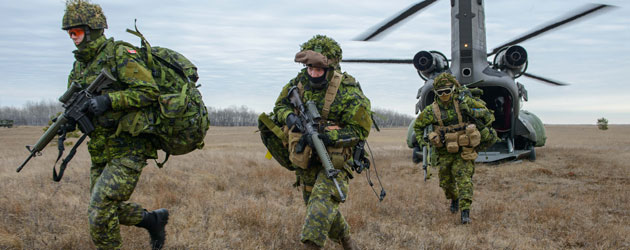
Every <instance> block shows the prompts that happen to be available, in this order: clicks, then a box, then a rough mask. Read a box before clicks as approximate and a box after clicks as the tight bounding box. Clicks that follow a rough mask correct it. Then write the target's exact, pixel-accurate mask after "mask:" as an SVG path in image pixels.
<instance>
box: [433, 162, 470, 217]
mask: <svg viewBox="0 0 630 250" xmlns="http://www.w3.org/2000/svg"><path fill="white" fill-rule="evenodd" d="M438 166H439V168H440V172H439V176H440V187H442V189H443V190H444V194H445V195H446V198H447V199H450V200H452V199H458V198H459V208H460V209H461V210H465V209H470V204H472V198H473V182H472V177H473V174H474V173H475V165H474V162H473V161H467V160H464V159H462V157H461V156H460V155H459V153H455V154H451V153H442V152H440V153H438Z"/></svg>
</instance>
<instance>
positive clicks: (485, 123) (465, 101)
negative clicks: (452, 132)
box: [413, 91, 494, 145]
mask: <svg viewBox="0 0 630 250" xmlns="http://www.w3.org/2000/svg"><path fill="white" fill-rule="evenodd" d="M459 93H461V92H459V91H458V92H455V93H454V94H453V98H456V99H455V100H456V101H457V102H458V103H459V107H460V112H461V113H462V119H463V121H462V122H463V123H465V124H469V123H474V124H475V125H476V126H477V129H479V130H483V129H484V128H488V129H491V126H490V125H491V124H492V122H493V121H494V115H493V114H492V111H490V110H489V109H488V108H486V106H485V105H484V103H483V102H482V101H479V100H475V99H474V98H472V97H471V96H469V95H465V94H459ZM434 102H437V104H438V107H439V108H440V113H441V114H442V122H443V123H444V126H448V125H455V124H457V123H458V121H457V112H456V111H455V106H454V105H453V101H452V100H450V101H448V102H447V103H442V102H441V101H438V100H437V99H436V100H435V101H434ZM429 125H434V126H437V125H439V124H438V120H437V118H435V112H433V105H427V106H426V107H425V108H424V110H422V112H421V113H420V115H418V118H416V121H415V123H414V125H413V128H414V131H415V133H416V140H417V141H418V142H419V143H420V144H421V145H422V144H427V142H425V141H424V140H423V137H424V129H425V128H426V127H427V126H429ZM482 133H483V132H482ZM490 133H493V132H490ZM483 140H484V138H483V136H482V141H483ZM493 140H494V139H493Z"/></svg>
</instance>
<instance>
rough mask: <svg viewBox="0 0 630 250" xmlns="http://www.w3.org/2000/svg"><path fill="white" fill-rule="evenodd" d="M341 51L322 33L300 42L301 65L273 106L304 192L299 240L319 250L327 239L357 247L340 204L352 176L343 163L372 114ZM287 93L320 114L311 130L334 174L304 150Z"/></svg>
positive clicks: (307, 140)
mask: <svg viewBox="0 0 630 250" xmlns="http://www.w3.org/2000/svg"><path fill="white" fill-rule="evenodd" d="M341 52H342V51H341V48H340V47H339V44H337V42H336V41H335V40H333V39H331V38H329V37H326V36H323V35H316V36H314V37H313V38H312V39H310V40H308V41H307V42H305V43H303V44H302V45H301V46H300V52H299V53H297V54H296V56H295V61H296V62H298V63H302V64H304V65H305V66H306V67H305V68H304V69H302V70H301V71H300V72H299V73H298V75H297V76H296V77H295V78H293V79H291V80H290V81H289V83H288V84H286V85H285V86H284V87H283V88H282V92H281V93H280V96H279V97H278V99H277V101H276V104H275V107H274V113H275V118H276V119H277V120H278V122H279V123H280V124H285V125H286V126H285V131H286V133H287V134H288V142H289V143H288V147H289V152H290V159H291V164H292V165H293V168H294V169H295V173H296V176H297V179H298V181H297V183H296V184H297V185H301V186H302V188H303V190H302V194H303V198H304V202H305V204H306V219H305V221H304V226H303V227H302V233H301V239H300V240H301V241H302V242H303V243H304V244H305V246H306V247H307V248H309V249H310V248H312V249H319V248H323V247H324V245H325V244H326V239H327V238H330V239H331V240H333V241H335V242H338V243H341V244H342V246H343V248H344V249H357V247H356V244H355V243H354V241H353V240H352V239H351V238H350V226H349V225H348V223H347V222H346V220H345V218H344V217H343V215H342V214H341V212H340V211H339V205H340V203H341V202H343V201H345V197H347V195H348V186H349V179H350V178H352V177H353V175H352V169H351V167H350V166H349V165H348V164H347V160H349V159H350V158H351V156H352V153H353V151H354V146H355V145H357V143H358V142H359V141H362V140H365V139H366V138H367V136H368V134H369V133H370V128H371V127H372V119H371V114H372V111H371V110H370V101H369V99H368V98H367V97H365V95H364V94H363V92H362V90H361V86H360V85H359V83H358V82H357V81H356V80H355V79H354V77H352V76H351V75H349V74H348V73H345V72H343V73H342V71H341V68H340V66H339V62H340V61H341ZM292 89H293V90H295V89H297V91H298V93H299V97H300V98H301V99H302V100H301V101H302V102H303V103H308V102H314V103H315V106H316V107H317V111H318V112H319V114H321V121H320V122H319V124H318V125H317V128H316V130H317V131H318V132H319V137H318V138H320V139H321V141H322V142H323V144H324V145H325V146H326V149H327V151H328V154H329V155H330V158H331V161H332V163H333V164H332V165H334V168H335V169H337V170H338V174H337V175H336V176H335V177H334V178H329V177H327V175H326V173H327V170H326V169H325V168H324V166H323V164H322V161H321V159H319V157H318V155H317V154H316V152H315V149H314V148H313V149H311V148H310V147H309V146H308V145H311V146H312V145H313V142H312V139H310V138H308V136H306V135H303V134H302V132H304V128H300V127H302V124H301V122H300V118H299V115H300V114H299V113H298V110H296V109H295V107H294V105H292V103H291V101H290V100H289V99H290V98H289V94H290V93H289V92H290V91H291V90H292ZM337 186H339V188H337Z"/></svg>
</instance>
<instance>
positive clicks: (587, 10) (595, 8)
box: [488, 4, 616, 56]
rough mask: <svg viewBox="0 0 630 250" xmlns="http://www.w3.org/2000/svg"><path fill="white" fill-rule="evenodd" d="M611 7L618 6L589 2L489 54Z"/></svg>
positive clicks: (490, 54)
mask: <svg viewBox="0 0 630 250" xmlns="http://www.w3.org/2000/svg"><path fill="white" fill-rule="evenodd" d="M611 7H616V6H613V5H608V4H587V5H585V6H584V7H582V9H580V10H579V11H577V12H576V13H575V14H573V15H571V16H569V17H565V18H563V19H562V20H559V21H555V22H553V23H550V24H547V25H545V26H544V27H541V28H539V29H537V30H534V31H532V32H530V33H528V34H525V35H522V36H521V37H519V38H517V39H514V40H512V41H509V42H507V43H505V44H502V45H501V46H498V47H496V48H494V49H493V50H492V52H490V53H489V54H488V56H492V55H494V54H496V53H497V52H499V50H501V48H503V47H506V46H510V45H514V44H517V43H521V42H524V41H526V40H528V39H530V38H533V37H535V36H538V35H540V34H542V33H545V32H547V31H549V30H552V29H555V28H558V27H560V26H562V25H564V24H567V23H570V22H572V21H575V20H577V19H579V18H582V17H585V16H588V15H590V14H593V13H596V12H600V13H601V11H602V10H605V9H610V8H611Z"/></svg>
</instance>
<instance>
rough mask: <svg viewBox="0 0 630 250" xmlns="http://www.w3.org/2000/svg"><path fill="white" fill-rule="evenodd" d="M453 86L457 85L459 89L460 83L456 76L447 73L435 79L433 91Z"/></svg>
mask: <svg viewBox="0 0 630 250" xmlns="http://www.w3.org/2000/svg"><path fill="white" fill-rule="evenodd" d="M453 84H455V86H456V87H459V82H458V81H457V79H455V76H453V75H451V74H449V73H446V72H444V73H442V74H440V75H438V76H436V77H435V78H434V79H433V89H440V88H443V87H451V86H453Z"/></svg>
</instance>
